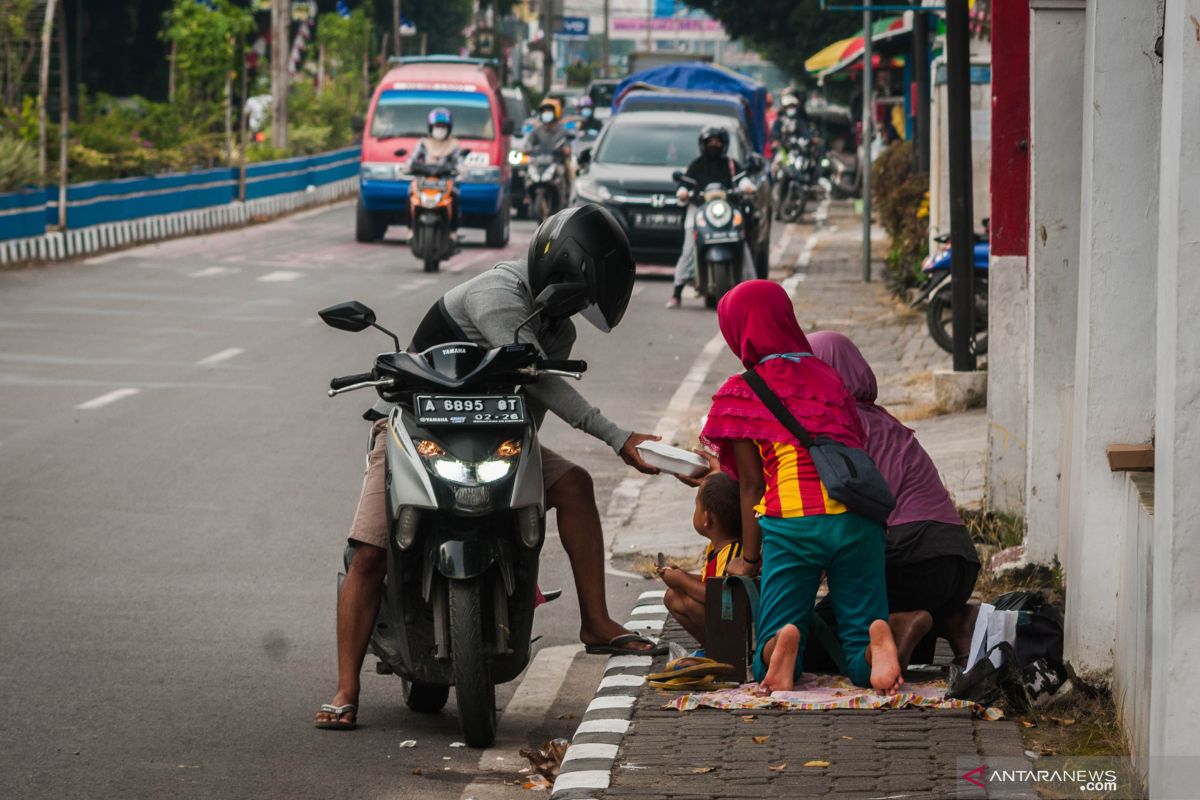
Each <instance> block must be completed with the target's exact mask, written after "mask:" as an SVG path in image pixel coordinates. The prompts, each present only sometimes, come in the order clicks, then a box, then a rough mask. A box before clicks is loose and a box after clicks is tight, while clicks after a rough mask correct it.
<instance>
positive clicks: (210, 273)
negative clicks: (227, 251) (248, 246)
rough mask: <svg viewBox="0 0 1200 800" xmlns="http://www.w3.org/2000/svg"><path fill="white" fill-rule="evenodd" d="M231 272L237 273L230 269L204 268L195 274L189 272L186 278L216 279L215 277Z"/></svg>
mask: <svg viewBox="0 0 1200 800" xmlns="http://www.w3.org/2000/svg"><path fill="white" fill-rule="evenodd" d="M231 272H237V270H235V269H232V268H230V267H205V268H204V269H198V270H196V271H195V272H189V273H188V277H189V278H213V277H216V276H217V275H228V274H230V273H231Z"/></svg>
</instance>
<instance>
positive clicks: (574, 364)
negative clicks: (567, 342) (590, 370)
mask: <svg viewBox="0 0 1200 800" xmlns="http://www.w3.org/2000/svg"><path fill="white" fill-rule="evenodd" d="M587 367H588V365H587V362H586V361H580V360H577V359H561V360H557V361H556V360H551V359H546V360H543V361H542V362H541V363H540V364H538V369H543V370H559V371H560V372H587Z"/></svg>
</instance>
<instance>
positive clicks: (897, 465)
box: [808, 331, 962, 527]
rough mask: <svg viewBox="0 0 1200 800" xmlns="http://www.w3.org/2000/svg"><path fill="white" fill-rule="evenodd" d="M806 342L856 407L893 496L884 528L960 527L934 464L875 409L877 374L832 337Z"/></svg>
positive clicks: (845, 341)
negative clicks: (934, 524) (837, 377)
mask: <svg viewBox="0 0 1200 800" xmlns="http://www.w3.org/2000/svg"><path fill="white" fill-rule="evenodd" d="M808 341H809V344H810V345H811V346H812V352H813V355H815V356H816V357H817V358H819V359H821V360H822V361H824V362H825V363H826V364H828V365H829V366H831V367H833V368H834V369H835V370H837V373H838V375H840V376H841V377H842V382H843V383H845V384H846V388H847V389H849V390H850V394H852V395H854V399H855V400H857V401H858V416H859V419H860V420H862V425H863V429H864V430H865V431H866V434H867V447H866V450H867V453H868V454H870V456H871V458H872V459H873V460H874V461H875V465H876V466H877V467H879V471H880V472H882V473H883V477H884V479H885V480H887V482H888V486H889V487H890V488H891V490H892V494H894V495H895V496H896V508H895V510H893V511H892V515H891V516H890V517H888V527H893V526H896V525H904V524H907V523H910V522H925V521H934V522H944V523H946V524H948V525H962V518H961V517H960V516H959V515H958V509H957V508H955V506H954V501H953V500H952V499H951V498H950V493H949V492H947V491H946V487H945V486H944V485H942V479H941V477H940V476H939V475H938V471H937V467H936V466H934V463H933V459H931V458H930V457H929V454H928V453H926V452H925V448H923V447H921V443H920V442H918V441H917V437H916V436H915V435H914V434H913V432H912V431H911V430H909V429H908V428H906V427H905V426H904V424H903V423H901V422H900V421H899V420H898V419H896V418H895V417H893V416H892V415H891V414H889V413H888V412H887V411H886V410H885V409H884V408H883V407H882V406H877V405H875V397H876V396H877V395H878V392H879V387H878V385H877V384H876V382H875V373H874V372H872V371H871V366H870V365H869V364H867V360H866V359H865V358H863V354H862V353H860V352H859V350H858V348H857V347H855V346H854V342H852V341H850V339H849V338H848V337H846V336H844V335H842V334H840V333H834V332H833V331H818V332H817V333H810V334H809V335H808Z"/></svg>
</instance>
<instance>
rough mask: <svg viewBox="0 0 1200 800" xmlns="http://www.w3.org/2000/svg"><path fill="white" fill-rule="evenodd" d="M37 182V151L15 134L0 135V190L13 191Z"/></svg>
mask: <svg viewBox="0 0 1200 800" xmlns="http://www.w3.org/2000/svg"><path fill="white" fill-rule="evenodd" d="M37 182H38V159H37V152H36V151H35V150H34V149H33V148H32V147H31V146H30V145H29V144H27V143H26V142H23V141H21V140H20V139H18V138H17V137H15V136H0V192H15V191H17V190H19V189H23V188H24V187H26V186H28V185H30V184H36V183H37Z"/></svg>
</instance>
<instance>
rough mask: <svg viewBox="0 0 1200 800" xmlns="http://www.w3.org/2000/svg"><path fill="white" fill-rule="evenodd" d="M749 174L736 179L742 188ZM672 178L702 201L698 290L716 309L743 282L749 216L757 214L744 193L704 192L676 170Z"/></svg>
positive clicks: (717, 187) (715, 186) (718, 188)
mask: <svg viewBox="0 0 1200 800" xmlns="http://www.w3.org/2000/svg"><path fill="white" fill-rule="evenodd" d="M748 174H749V172H748V171H742V172H739V173H738V174H737V175H734V176H733V179H732V181H731V182H732V184H733V185H734V186H738V185H739V184H740V183H741V182H742V179H744V178H746V177H747V175H748ZM671 177H672V178H673V179H674V180H675V182H676V183H678V184H679V185H680V186H682V187H685V188H686V189H687V190H688V192H689V193H690V194H691V196H692V198H693V199H699V200H701V201H702V204H701V205H700V207H699V208H698V209H697V210H696V218H695V230H694V231H693V233H692V235H694V236H695V237H696V278H695V281H696V284H695V285H696V291H697V292H698V293H699V294H701V295H702V296H703V297H704V304H705V305H706V306H708V307H709V308H716V307H717V302H718V301H719V300H720V299H721V298H722V297H724V296H725V293H726V292H728V291H729V290H730V289H732V288H733V287H734V286H736V285H737V284H738V283H740V282H741V280H742V276H743V275H744V274H745V273H744V269H745V267H744V265H743V263H742V262H743V261H744V260H745V257H746V216H745V214H750V213H753V212H752V210H751V209H750V208H748V205H749V204H750V203H749V201H748V200H747V199H746V197H745V196H744V194H743V193H742V192H740V191H736V190H734V191H730V190H728V189H726V188H725V187H724V186H722V185H721V184H719V183H711V184H709V185H708V186H705V187H704V188H703V189H701V188H700V186H699V185H698V184H697V183H696V181H695V180H693V179H691V178H689V177H688V176H687V175H685V174H684V173H683V172H682V171H680V170H676V171H675V172H674V173H672V175H671Z"/></svg>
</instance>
